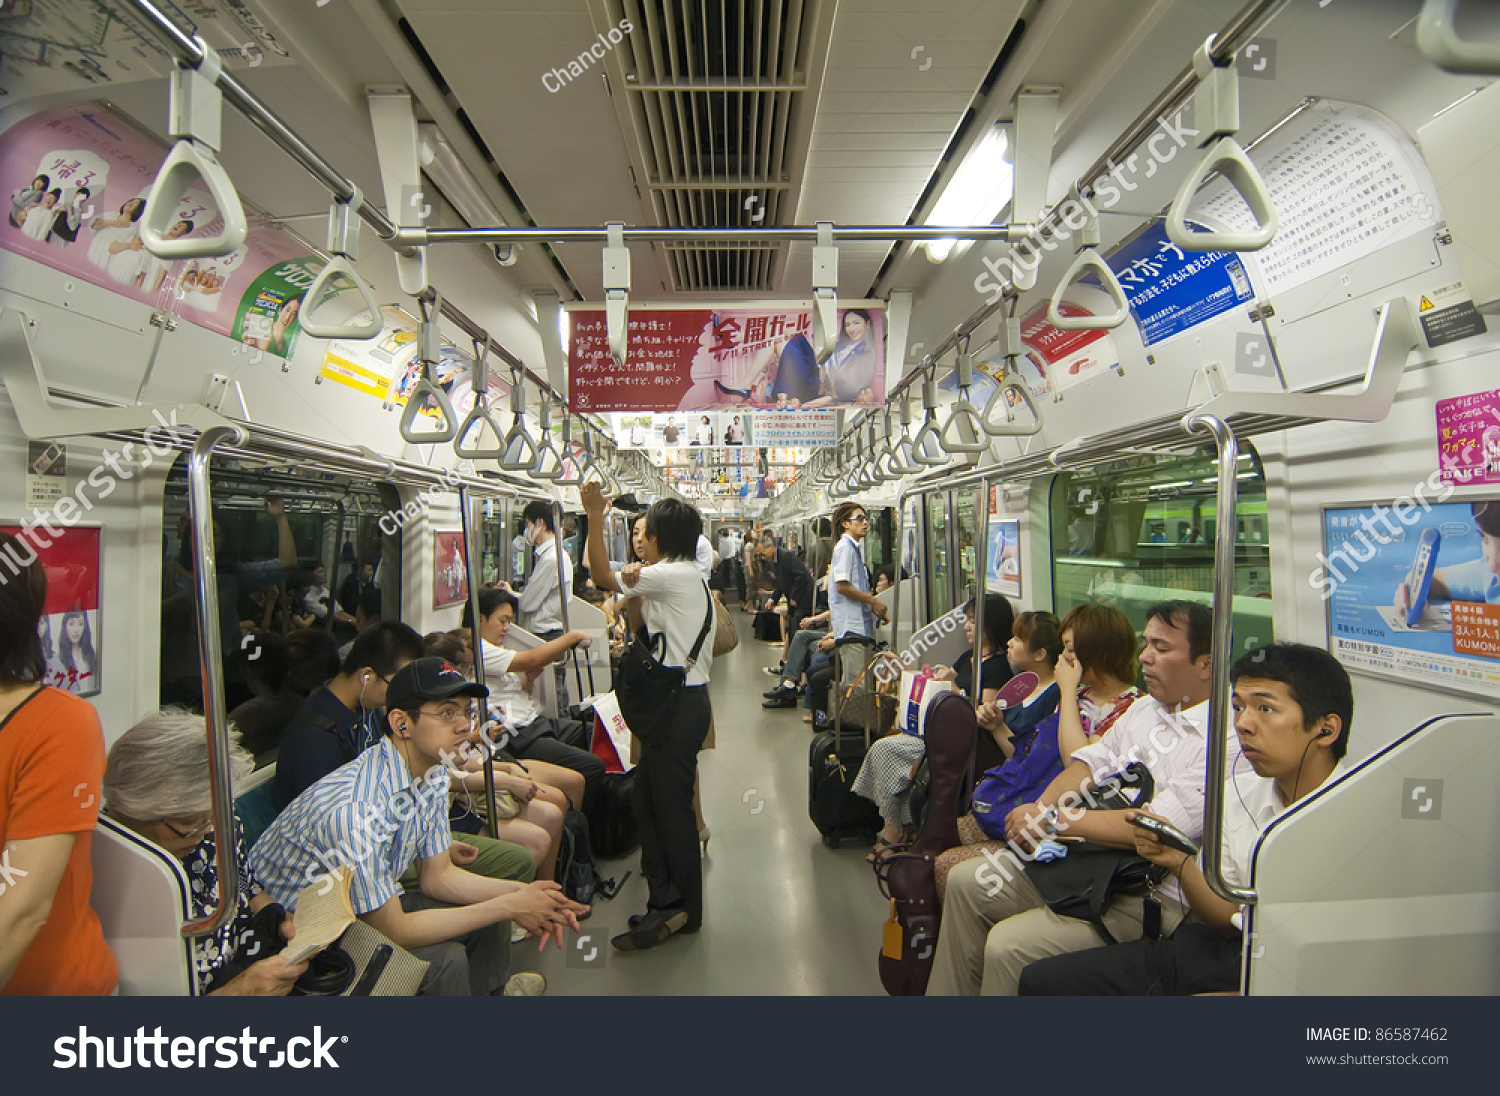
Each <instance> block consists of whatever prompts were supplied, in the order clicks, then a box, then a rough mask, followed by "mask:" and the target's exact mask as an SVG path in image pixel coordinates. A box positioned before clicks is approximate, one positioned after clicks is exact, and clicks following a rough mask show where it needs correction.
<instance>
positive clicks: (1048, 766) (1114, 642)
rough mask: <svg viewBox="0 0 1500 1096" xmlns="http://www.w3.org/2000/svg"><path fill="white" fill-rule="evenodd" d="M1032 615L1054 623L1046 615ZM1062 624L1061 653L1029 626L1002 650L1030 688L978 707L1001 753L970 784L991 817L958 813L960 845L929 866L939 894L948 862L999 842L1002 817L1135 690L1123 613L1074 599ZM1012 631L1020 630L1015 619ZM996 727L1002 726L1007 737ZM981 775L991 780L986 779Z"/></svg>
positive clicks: (1109, 720)
mask: <svg viewBox="0 0 1500 1096" xmlns="http://www.w3.org/2000/svg"><path fill="white" fill-rule="evenodd" d="M1023 615H1026V614H1023ZM1038 615H1045V616H1047V617H1048V618H1049V619H1051V620H1052V621H1053V622H1054V624H1055V621H1056V618H1053V617H1051V614H1038ZM1061 629H1062V632H1061V636H1060V637H1059V639H1060V642H1061V647H1062V653H1061V656H1060V657H1058V656H1056V655H1054V654H1053V653H1052V652H1051V650H1048V649H1046V648H1047V646H1048V645H1047V644H1044V645H1043V646H1044V649H1043V650H1042V651H1038V650H1037V649H1035V648H1034V647H1033V646H1031V644H1034V643H1036V641H1037V640H1038V639H1039V638H1046V637H1043V636H1040V635H1039V632H1038V629H1036V628H1035V627H1033V630H1032V635H1031V637H1030V638H1029V639H1027V638H1026V637H1022V640H1021V641H1018V640H1012V641H1011V643H1012V646H1011V648H1008V649H1007V654H1008V656H1009V657H1010V664H1011V666H1012V668H1014V669H1015V671H1016V672H1017V673H1021V672H1022V671H1025V670H1030V671H1032V672H1034V673H1035V674H1036V675H1037V678H1038V683H1037V687H1036V689H1035V690H1034V691H1033V692H1032V695H1031V696H1030V697H1028V698H1027V699H1026V700H1025V701H1024V702H1023V705H1022V706H1020V707H1016V708H1012V709H1010V710H1009V711H1007V712H1004V713H1001V712H1000V711H998V710H997V708H996V706H995V705H993V704H991V705H986V706H985V707H984V708H982V709H980V712H979V723H980V726H982V727H984V728H986V729H987V730H989V731H990V733H991V734H993V735H994V737H995V741H996V743H997V745H998V748H999V749H1000V750H1001V751H1002V752H1004V753H1005V754H1006V760H1005V762H1004V763H1002V764H1001V765H999V766H996V767H995V768H992V769H990V770H989V771H988V772H986V773H985V775H984V776H983V777H981V778H980V781H979V786H977V787H976V788H975V800H976V809H978V808H980V807H983V808H985V809H986V810H985V813H986V815H988V816H991V817H993V818H994V822H992V823H991V824H990V829H989V830H986V828H985V825H984V823H983V822H982V821H981V819H980V818H979V817H978V815H977V814H976V813H975V811H970V812H969V813H968V814H966V815H965V816H964V817H963V818H960V819H959V820H958V833H959V837H960V838H962V840H963V845H962V846H961V847H960V848H956V849H949V850H948V851H946V852H944V853H942V854H941V855H940V856H939V857H938V858H937V863H936V865H935V866H934V869H933V874H934V877H935V878H936V881H937V888H938V897H939V899H941V898H942V896H943V894H944V893H945V892H946V890H947V884H948V873H949V872H950V871H952V870H953V866H954V865H955V864H958V863H960V862H961V861H964V860H972V859H974V858H975V857H978V856H984V855H986V854H987V852H994V853H998V852H999V851H1000V850H1001V849H1003V848H1004V847H1005V840H1004V838H1005V829H1004V823H1005V818H1006V816H1007V815H1009V813H1010V812H1011V810H1013V809H1014V808H1015V807H1016V806H1018V805H1019V804H1021V803H1029V802H1031V801H1032V800H1034V799H1036V797H1037V796H1039V795H1041V794H1042V792H1044V791H1045V790H1046V788H1047V785H1048V784H1050V783H1051V782H1052V781H1053V779H1054V778H1056V776H1057V774H1058V773H1060V772H1062V770H1063V766H1064V765H1065V764H1066V763H1067V762H1069V761H1071V760H1072V759H1073V753H1074V751H1076V750H1080V749H1082V748H1083V747H1084V746H1085V745H1087V744H1088V743H1089V742H1091V741H1096V740H1097V739H1098V738H1100V737H1101V736H1103V734H1104V732H1106V731H1107V730H1109V729H1110V727H1112V726H1114V724H1115V721H1116V720H1117V719H1119V718H1120V716H1122V715H1124V714H1125V711H1126V710H1127V709H1128V708H1129V707H1130V705H1131V704H1132V703H1133V702H1134V701H1135V700H1136V699H1137V698H1138V697H1140V696H1141V695H1142V693H1141V691H1140V690H1139V689H1137V688H1136V687H1135V686H1134V685H1133V684H1131V682H1133V681H1134V680H1135V673H1136V664H1135V629H1134V628H1132V627H1131V626H1130V620H1129V619H1128V618H1127V617H1126V616H1125V614H1124V613H1122V612H1120V611H1119V610H1118V609H1113V608H1110V607H1109V606H1105V605H1080V606H1078V607H1077V608H1075V609H1073V610H1072V611H1071V612H1070V613H1068V615H1067V616H1066V617H1064V618H1063V621H1062V625H1061ZM1016 631H1017V633H1018V635H1019V633H1020V631H1021V622H1020V620H1017V621H1016ZM1017 647H1020V648H1022V650H1019V651H1018V650H1016V648H1017ZM1017 656H1019V658H1018V657H1017ZM1049 658H1055V659H1056V665H1055V668H1054V667H1053V666H1050V665H1048V660H1049ZM1002 721H1003V722H1002ZM1001 728H1005V729H1007V730H1009V732H1010V735H1009V737H1006V736H1005V735H1004V734H1003V733H1001ZM985 781H990V783H989V785H988V786H986V785H985Z"/></svg>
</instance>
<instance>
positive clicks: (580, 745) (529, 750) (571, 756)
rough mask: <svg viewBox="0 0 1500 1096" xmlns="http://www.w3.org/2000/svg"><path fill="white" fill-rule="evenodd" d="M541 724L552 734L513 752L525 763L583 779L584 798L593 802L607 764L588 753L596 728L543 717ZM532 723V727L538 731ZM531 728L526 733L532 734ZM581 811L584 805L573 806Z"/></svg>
mask: <svg viewBox="0 0 1500 1096" xmlns="http://www.w3.org/2000/svg"><path fill="white" fill-rule="evenodd" d="M538 722H540V723H547V724H548V725H549V728H550V729H549V731H548V732H547V733H546V734H542V735H539V736H538V737H537V738H535V739H533V740H532V741H531V742H528V743H527V744H526V745H525V746H523V747H521V748H519V749H515V748H513V749H512V751H511V752H512V753H514V754H515V756H516V757H518V758H519V759H520V760H522V761H545V762H547V763H548V764H550V765H560V766H561V767H563V768H564V769H572V770H573V771H574V772H576V773H577V774H578V775H579V776H581V777H583V798H584V799H585V800H588V799H590V798H592V796H593V794H594V792H595V791H596V790H597V789H598V787H599V785H600V784H602V783H603V782H604V762H603V761H602V760H600V759H599V758H597V757H595V756H594V755H593V754H591V753H589V742H590V740H591V739H592V738H593V732H594V729H593V727H591V726H589V725H588V724H586V723H580V722H578V721H577V720H576V719H551V718H549V717H548V716H542V718H541V719H540V720H538ZM535 726H536V724H535V723H533V724H532V725H531V727H535ZM531 727H527V728H526V730H527V731H530V730H531ZM574 806H576V807H577V808H578V809H579V810H582V809H583V804H582V803H576V804H574Z"/></svg>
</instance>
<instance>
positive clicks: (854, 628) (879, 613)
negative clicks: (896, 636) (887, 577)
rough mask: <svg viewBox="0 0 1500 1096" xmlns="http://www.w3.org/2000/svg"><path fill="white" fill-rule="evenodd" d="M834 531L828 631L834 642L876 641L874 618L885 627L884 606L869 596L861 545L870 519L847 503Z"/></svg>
mask: <svg viewBox="0 0 1500 1096" xmlns="http://www.w3.org/2000/svg"><path fill="white" fill-rule="evenodd" d="M833 527H834V528H835V529H837V530H838V531H839V533H840V536H839V542H838V544H837V545H835V546H834V549H833V561H832V563H830V564H829V566H828V610H829V614H830V618H831V620H830V624H829V629H828V630H829V631H830V632H831V633H832V634H833V637H834V638H835V639H843V638H844V637H845V636H848V635H855V636H864V637H865V638H866V639H871V640H873V639H874V638H875V620H874V618H875V617H879V618H880V621H881V623H882V624H883V623H885V620H886V618H887V616H888V615H889V612H888V610H887V609H886V607H885V603H884V602H882V601H880V600H879V599H878V598H877V597H876V596H875V595H874V594H872V593H871V592H870V569H869V568H868V567H866V566H865V558H864V554H863V552H861V550H860V542H861V541H863V540H864V539H865V534H866V533H868V532H869V531H870V517H869V515H868V514H866V513H865V508H864V507H863V506H861V505H859V503H857V502H844V503H840V504H839V508H838V509H837V510H835V511H834V512H833Z"/></svg>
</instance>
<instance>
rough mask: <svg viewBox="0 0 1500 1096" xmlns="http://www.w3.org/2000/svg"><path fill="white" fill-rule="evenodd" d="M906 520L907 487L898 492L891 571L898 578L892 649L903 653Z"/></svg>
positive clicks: (893, 609) (892, 598)
mask: <svg viewBox="0 0 1500 1096" xmlns="http://www.w3.org/2000/svg"><path fill="white" fill-rule="evenodd" d="M905 520H906V488H905V487H902V488H901V489H900V490H898V491H897V492H896V567H895V569H894V570H893V571H892V572H891V574H892V576H894V578H895V579H896V592H895V593H894V594H892V595H891V650H893V651H895V652H896V654H897V655H898V656H899V655H900V654H901V632H900V627H901V565H902V564H903V563H905V562H906V561H905V560H904V559H902V558H901V554H902V550H903V547H904V542H903V541H902V540H901V531H902V530H901V523H902V522H903V521H905Z"/></svg>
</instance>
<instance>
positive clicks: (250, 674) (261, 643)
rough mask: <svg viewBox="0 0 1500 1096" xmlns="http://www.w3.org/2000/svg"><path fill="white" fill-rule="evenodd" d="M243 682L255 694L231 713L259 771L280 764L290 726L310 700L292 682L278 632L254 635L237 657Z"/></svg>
mask: <svg viewBox="0 0 1500 1096" xmlns="http://www.w3.org/2000/svg"><path fill="white" fill-rule="evenodd" d="M234 658H235V661H236V662H238V663H239V666H240V678H241V680H243V681H244V682H245V686H246V687H247V688H248V689H249V690H250V692H251V693H252V694H254V695H253V696H252V697H251V698H250V699H249V700H247V701H245V702H244V703H243V704H241V705H239V706H238V707H237V708H235V709H234V710H233V711H231V712H230V713H229V721H230V722H231V723H233V724H234V726H235V729H236V730H238V731H239V732H240V743H241V745H243V746H244V747H245V749H247V750H249V751H250V753H251V754H253V755H254V756H255V767H256V768H257V769H259V768H264V767H265V766H266V765H269V764H270V763H271V762H273V761H275V760H276V753H277V750H278V749H279V748H280V746H281V739H282V737H283V736H284V735H285V734H286V729H287V725H288V724H289V723H291V721H292V717H293V716H294V715H296V714H297V712H298V710H300V709H301V707H302V703H303V701H304V700H305V699H306V697H305V696H304V695H303V694H302V693H300V692H298V691H297V688H296V686H295V685H294V684H292V682H291V680H290V672H291V662H290V659H289V658H288V653H287V642H286V640H284V639H282V638H281V637H280V636H279V635H277V634H276V633H275V632H252V633H250V635H249V636H247V637H246V639H245V642H244V643H243V644H241V646H240V649H239V650H238V651H236V652H235V653H234Z"/></svg>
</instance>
